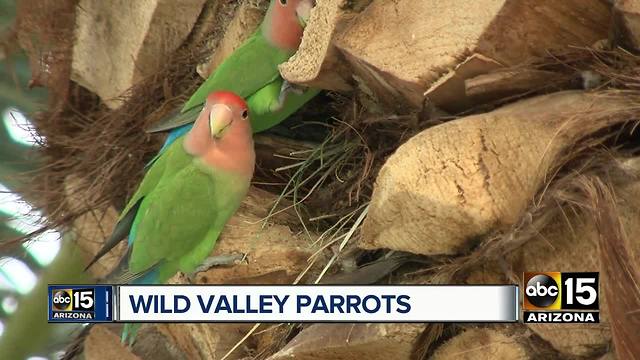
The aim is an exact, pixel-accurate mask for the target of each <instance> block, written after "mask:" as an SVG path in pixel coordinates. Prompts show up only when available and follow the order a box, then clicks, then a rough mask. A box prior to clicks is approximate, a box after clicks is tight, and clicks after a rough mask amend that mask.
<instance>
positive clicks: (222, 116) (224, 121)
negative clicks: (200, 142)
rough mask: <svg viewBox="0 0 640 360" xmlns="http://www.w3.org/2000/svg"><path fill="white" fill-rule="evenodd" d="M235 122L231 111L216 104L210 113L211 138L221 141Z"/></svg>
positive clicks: (224, 106)
mask: <svg viewBox="0 0 640 360" xmlns="http://www.w3.org/2000/svg"><path fill="white" fill-rule="evenodd" d="M232 122H233V113H232V112H231V109H230V108H229V107H228V106H227V105H224V104H216V105H213V106H212V107H211V112H210V113H209V126H210V128H211V136H212V137H213V138H216V139H219V138H221V137H222V136H223V135H224V132H225V130H226V129H227V128H229V126H231V123H232Z"/></svg>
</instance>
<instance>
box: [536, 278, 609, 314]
mask: <svg viewBox="0 0 640 360" xmlns="http://www.w3.org/2000/svg"><path fill="white" fill-rule="evenodd" d="M598 285H599V274H598V273H597V272H526V273H524V284H523V287H524V301H523V305H524V310H536V311H524V317H523V320H524V322H525V323H598V322H600V313H599V296H598Z"/></svg>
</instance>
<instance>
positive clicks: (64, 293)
mask: <svg viewBox="0 0 640 360" xmlns="http://www.w3.org/2000/svg"><path fill="white" fill-rule="evenodd" d="M51 292H52V296H51V302H52V304H51V305H52V309H53V311H94V307H95V293H94V291H93V289H52V290H51Z"/></svg>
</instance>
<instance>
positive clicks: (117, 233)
mask: <svg viewBox="0 0 640 360" xmlns="http://www.w3.org/2000/svg"><path fill="white" fill-rule="evenodd" d="M192 161H193V157H191V156H190V155H189V154H187V153H186V152H185V151H184V150H183V148H182V141H180V142H179V144H178V142H174V143H173V144H171V146H170V147H169V149H167V151H165V152H163V153H162V154H159V155H158V156H157V157H156V158H155V160H154V162H153V164H152V166H150V167H149V169H148V171H147V173H146V174H145V176H144V178H143V179H142V182H141V183H140V186H138V190H136V192H135V193H134V194H133V196H132V197H131V199H129V202H128V203H127V205H126V206H125V208H124V210H122V212H121V213H120V217H119V218H118V222H117V223H116V226H115V227H114V230H113V232H112V233H111V236H110V237H109V238H108V239H107V240H106V241H105V243H104V245H103V246H102V248H101V249H100V250H99V251H98V252H97V253H96V255H95V256H94V258H93V259H92V260H91V261H90V262H89V265H87V266H86V268H85V270H86V269H88V268H89V267H91V266H92V265H93V264H94V263H95V262H96V261H98V260H99V259H100V258H101V257H103V256H104V255H105V254H107V253H108V252H109V251H110V250H111V249H113V248H114V247H115V246H116V245H118V243H120V241H122V240H124V239H125V238H126V237H127V235H128V234H129V232H130V231H131V227H132V225H133V224H134V221H135V218H136V214H137V213H138V211H139V208H140V205H141V203H142V200H143V199H144V198H145V196H146V195H148V194H150V193H151V192H152V191H153V190H154V189H155V188H156V186H157V185H158V183H160V181H161V180H162V178H163V177H164V176H170V175H171V174H174V173H177V172H178V171H179V170H180V169H182V168H184V167H186V166H188V165H190V164H191V163H192Z"/></svg>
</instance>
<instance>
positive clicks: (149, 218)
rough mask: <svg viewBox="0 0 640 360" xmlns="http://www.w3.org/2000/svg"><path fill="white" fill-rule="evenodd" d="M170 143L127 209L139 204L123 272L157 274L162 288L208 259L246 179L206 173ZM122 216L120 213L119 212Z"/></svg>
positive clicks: (179, 145) (178, 145) (206, 169)
mask: <svg viewBox="0 0 640 360" xmlns="http://www.w3.org/2000/svg"><path fill="white" fill-rule="evenodd" d="M183 140H184V137H183V138H180V139H178V140H176V141H175V142H174V143H173V144H172V145H171V146H170V147H169V148H168V149H167V151H166V152H165V153H164V154H163V156H161V157H160V158H159V159H158V160H157V161H156V163H155V164H154V165H153V166H152V167H151V169H149V172H148V173H147V176H145V179H144V180H143V182H142V184H141V186H140V188H139V189H138V191H137V192H136V194H135V195H134V197H133V198H132V199H131V200H130V202H129V205H128V206H127V209H131V208H133V206H132V205H131V204H135V202H136V201H137V199H140V198H141V199H142V201H141V203H140V207H139V209H138V211H137V214H136V218H135V220H134V222H133V226H132V229H134V232H132V236H133V238H132V239H131V243H132V245H131V246H132V251H131V256H130V258H129V269H128V271H129V272H130V273H133V274H140V273H143V272H145V271H148V270H150V269H152V268H156V267H157V269H158V279H157V280H158V282H159V283H163V282H165V281H166V280H168V279H169V278H170V277H171V276H173V275H174V274H175V273H176V272H177V271H183V272H186V273H190V272H193V271H194V270H195V268H196V267H197V266H199V265H200V264H201V263H202V261H203V260H204V259H206V257H207V256H208V255H209V254H210V253H211V251H212V250H213V246H214V245H215V242H216V240H217V239H218V236H219V235H220V233H221V231H222V229H223V228H224V225H225V224H226V222H227V221H228V220H229V218H230V217H231V216H232V215H233V213H235V211H236V210H237V209H238V207H239V206H240V203H241V202H242V199H243V198H244V196H245V195H246V192H247V190H248V189H249V182H250V179H249V178H247V177H246V176H241V175H238V174H234V173H229V172H226V171H223V170H217V169H211V168H209V167H207V166H206V165H204V164H203V163H202V162H201V160H200V159H198V158H193V157H191V156H190V155H189V154H187V153H186V152H185V151H184V149H183ZM125 211H126V210H125Z"/></svg>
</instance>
